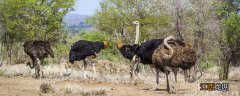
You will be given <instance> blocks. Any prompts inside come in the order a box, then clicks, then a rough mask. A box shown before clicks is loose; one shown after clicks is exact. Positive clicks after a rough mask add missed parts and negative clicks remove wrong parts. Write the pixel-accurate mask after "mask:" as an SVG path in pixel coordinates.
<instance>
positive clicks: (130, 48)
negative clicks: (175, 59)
mask: <svg viewBox="0 0 240 96" xmlns="http://www.w3.org/2000/svg"><path fill="white" fill-rule="evenodd" d="M162 43H163V39H152V40H149V41H146V42H144V43H142V44H141V45H137V44H134V45H125V44H124V43H123V42H122V41H121V40H119V41H117V43H116V45H117V48H118V49H119V50H120V52H121V54H122V55H123V56H124V57H125V58H126V59H129V60H131V61H132V64H131V65H130V69H131V72H130V76H131V78H133V73H134V70H135V68H136V66H138V64H139V63H142V64H145V65H150V66H152V64H153V62H152V55H153V52H154V51H155V50H156V49H157V47H158V46H159V45H161V44H162ZM170 43H174V44H175V43H177V44H178V43H179V44H180V45H182V43H183V42H182V41H180V40H174V41H171V42H170ZM171 69H172V71H173V73H174V76H175V81H176V82H177V71H178V68H171ZM136 71H137V72H139V70H136ZM160 71H162V72H164V69H163V67H160ZM169 72H170V71H168V73H169Z"/></svg>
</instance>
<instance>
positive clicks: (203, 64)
mask: <svg viewBox="0 0 240 96" xmlns="http://www.w3.org/2000/svg"><path fill="white" fill-rule="evenodd" d="M216 65H217V62H213V61H207V62H201V63H200V64H199V68H200V69H203V70H206V69H209V68H212V67H214V66H216Z"/></svg>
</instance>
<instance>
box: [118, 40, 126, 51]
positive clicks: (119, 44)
mask: <svg viewBox="0 0 240 96" xmlns="http://www.w3.org/2000/svg"><path fill="white" fill-rule="evenodd" d="M116 45H117V48H118V49H121V48H122V46H123V45H124V43H123V42H122V40H117V42H116Z"/></svg>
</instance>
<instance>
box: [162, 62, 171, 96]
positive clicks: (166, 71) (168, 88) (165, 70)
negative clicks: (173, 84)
mask: <svg viewBox="0 0 240 96" xmlns="http://www.w3.org/2000/svg"><path fill="white" fill-rule="evenodd" d="M163 68H164V72H165V74H166V81H167V91H168V93H169V92H170V87H169V81H168V70H167V68H166V66H164V67H163Z"/></svg>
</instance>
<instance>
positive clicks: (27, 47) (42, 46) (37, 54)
mask: <svg viewBox="0 0 240 96" xmlns="http://www.w3.org/2000/svg"><path fill="white" fill-rule="evenodd" d="M23 46H24V52H25V53H26V54H27V55H28V56H30V58H31V60H32V64H31V63H30V62H28V63H27V66H29V67H30V68H31V69H33V68H35V76H36V78H42V77H43V70H42V64H43V61H44V59H45V58H46V57H48V55H50V56H51V57H52V58H54V54H53V51H52V48H51V45H50V42H48V41H27V42H25V43H24V45H23Z"/></svg>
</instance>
